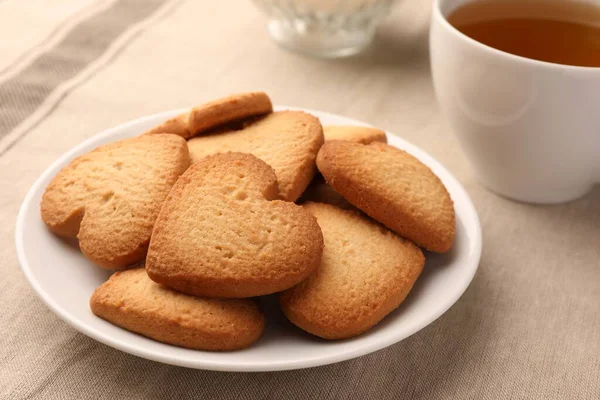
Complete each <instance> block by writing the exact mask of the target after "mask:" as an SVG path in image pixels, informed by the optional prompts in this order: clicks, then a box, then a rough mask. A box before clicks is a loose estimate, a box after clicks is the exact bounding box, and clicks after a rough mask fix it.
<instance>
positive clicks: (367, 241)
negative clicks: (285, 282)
mask: <svg viewBox="0 0 600 400" xmlns="http://www.w3.org/2000/svg"><path fill="white" fill-rule="evenodd" d="M304 207H305V208H306V209H307V210H309V211H310V212H311V213H312V214H313V215H314V216H315V217H316V218H317V222H318V223H319V226H320V227H321V230H322V232H323V237H324V239H325V250H324V252H323V258H322V260H321V265H320V266H319V267H318V268H317V270H316V271H315V272H314V273H313V274H311V276H309V277H308V279H306V280H304V281H303V282H301V283H300V284H299V285H297V286H294V287H293V288H291V289H289V290H286V291H285V292H283V293H282V294H281V296H280V304H281V307H282V309H283V311H284V313H285V315H286V316H287V317H288V319H289V320H290V321H291V322H293V323H294V324H295V325H297V326H298V327H300V328H302V329H304V330H305V331H307V332H310V333H312V334H314V335H317V336H320V337H323V338H326V339H344V338H349V337H352V336H356V335H358V334H360V333H362V332H364V331H366V330H367V329H369V328H371V327H372V326H374V325H375V324H377V323H378V322H379V321H381V320H382V319H383V318H384V317H385V316H386V315H388V314H389V313H390V312H392V311H393V310H395V309H396V308H397V307H398V306H399V305H400V303H402V301H403V300H404V299H405V298H406V296H407V295H408V293H409V292H410V290H411V289H412V287H413V285H414V283H415V281H416V280H417V278H418V277H419V275H420V274H421V271H422V270H423V264H424V263H425V257H424V256H423V253H422V252H421V250H420V249H419V248H418V247H417V246H415V245H414V244H412V243H411V242H409V241H407V240H404V239H402V238H401V237H399V236H398V235H396V234H394V233H392V232H390V231H388V230H387V229H385V228H384V227H382V226H381V225H379V224H377V223H376V222H374V221H373V220H371V219H370V218H368V217H367V216H365V215H364V214H359V213H357V212H353V211H347V210H341V209H339V208H337V207H335V206H332V205H329V204H322V203H307V204H306V205H304Z"/></svg>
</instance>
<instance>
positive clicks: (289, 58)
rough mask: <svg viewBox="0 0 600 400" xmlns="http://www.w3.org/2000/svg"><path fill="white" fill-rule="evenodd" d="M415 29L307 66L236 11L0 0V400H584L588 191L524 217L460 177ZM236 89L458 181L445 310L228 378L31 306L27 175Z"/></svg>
mask: <svg viewBox="0 0 600 400" xmlns="http://www.w3.org/2000/svg"><path fill="white" fill-rule="evenodd" d="M429 15H430V4H429V1H427V0H405V1H403V2H400V3H399V4H398V6H397V7H396V8H395V9H394V12H393V14H392V15H390V16H389V17H388V18H387V20H386V21H385V23H384V24H383V25H382V26H381V29H380V30H379V32H378V35H377V41H376V44H375V45H374V46H373V47H372V48H371V50H370V51H369V52H368V53H366V54H364V55H361V56H358V57H353V58H350V59H346V60H336V61H325V60H316V59H309V58H303V57H300V56H298V55H295V54H292V53H289V52H286V51H283V50H281V49H280V48H278V47H277V46H276V45H274V44H273V43H272V42H271V41H270V39H269V38H268V36H267V34H266V32H265V26H264V23H265V19H264V17H263V16H262V15H261V14H260V13H259V12H258V11H257V10H256V9H255V8H254V7H253V5H252V4H251V3H250V2H249V1H247V0H243V1H242V0H238V1H236V0H227V1H221V2H215V1H200V0H85V1H84V0H29V1H20V0H3V1H0V252H1V253H0V259H1V260H2V261H1V265H2V269H1V271H2V275H1V279H0V398H1V399H25V398H40V399H83V398H103V399H114V398H131V399H142V398H169V399H170V398H173V399H180V398H188V397H189V398H224V399H225V398H235V399H250V398H273V399H280V398H297V399H308V398H311V399H345V398H369V399H388V398H389V399H392V398H394V399H398V398H414V399H449V398H461V399H462V398H467V399H499V398H516V399H520V398H524V399H599V398H600V190H599V189H596V190H595V191H593V192H592V193H591V194H590V195H588V196H587V197H585V198H583V199H581V200H578V201H575V202H573V203H571V204H567V205H560V206H544V207H542V206H533V205H525V204H519V203H515V202H511V201H508V200H505V199H502V198H499V197H497V196H495V195H494V194H492V193H490V192H488V191H486V190H485V189H483V188H482V187H481V186H480V185H479V184H478V183H477V182H476V181H475V180H474V177H473V173H472V171H471V169H470V167H469V165H468V164H467V162H466V160H465V158H464V157H463V154H462V153H461V151H460V149H459V147H458V144H457V141H456V140H455V139H454V137H453V136H452V134H451V132H450V131H449V128H448V125H447V123H446V121H445V120H444V118H443V117H442V115H441V114H440V112H439V109H438V107H437V105H436V101H435V98H434V93H433V88H432V84H431V78H430V71H429V65H428V49H427V30H428V21H429ZM247 90H265V91H267V92H268V93H270V95H271V96H272V98H273V99H274V101H275V102H276V103H278V104H286V105H292V106H300V107H308V108H314V109H320V110H325V111H330V112H333V113H339V114H342V115H346V116H349V117H353V118H356V119H360V120H363V121H366V122H369V123H372V124H375V125H377V126H379V127H381V128H384V129H386V130H389V131H391V132H394V133H396V134H398V135H401V136H402V137H404V138H406V139H408V140H409V141H411V142H413V143H415V144H417V145H418V146H421V147H422V148H424V149H425V150H426V151H428V152H429V153H430V154H432V155H433V156H434V157H436V158H437V159H438V160H440V161H441V162H442V163H443V164H445V165H446V166H447V167H448V168H449V169H450V171H452V172H453V173H454V174H455V175H456V176H457V177H458V179H459V180H460V181H461V182H462V183H463V184H464V185H465V187H466V189H467V190H468V192H469V194H470V195H471V196H472V198H473V201H474V203H475V206H476V208H477V210H478V212H479V215H480V217H481V222H482V225H483V238H484V250H483V257H482V260H481V265H480V268H479V271H478V273H477V275H476V277H475V279H474V281H473V283H472V284H471V286H470V287H469V289H468V290H467V291H466V293H465V294H464V295H463V296H462V298H461V299H460V300H459V301H458V302H457V303H456V305H455V306H454V307H452V308H451V309H450V310H449V311H448V312H447V313H446V314H445V315H444V316H442V317H441V318H440V319H439V320H438V321H436V322H435V323H433V324H431V325H430V326H429V327H427V328H426V329H424V330H422V331H421V332H419V333H417V334H415V335H413V336H412V337H410V338H408V339H407V340H404V341H403V342H401V343H398V344H396V345H394V346H391V347H389V348H387V349H385V350H382V351H379V352H377V353H374V354H371V355H368V356H365V357H361V358H358V359H355V360H351V361H347V362H342V363H339V364H335V365H330V366H324V367H319V368H313V369H307V370H301V371H288V372H280V373H257V374H241V373H217V372H207V371H199V370H191V369H185V368H179V367H173V366H169V365H163V364H159V363H155V362H152V361H147V360H144V359H141V358H137V357H134V356H131V355H128V354H125V353H122V352H120V351H118V350H114V349H112V348H110V347H107V346H105V345H102V344H100V343H97V342H95V341H94V340H92V339H90V338H88V337H86V336H84V335H83V334H80V333H78V332H77V331H75V330H74V329H72V328H71V327H69V326H68V325H67V324H66V323H64V322H62V321H61V320H59V319H58V318H57V317H56V316H54V315H53V314H52V313H51V312H50V311H49V310H48V309H47V308H46V307H45V306H44V305H43V304H42V302H41V301H40V300H39V299H38V298H37V297H36V295H35V294H34V292H33V291H32V289H31V288H30V287H29V285H28V283H27V281H26V279H25V276H24V275H23V273H22V272H21V271H20V268H19V265H18V263H17V259H16V255H15V249H14V244H13V236H14V226H15V216H16V214H17V211H18V208H19V205H20V203H21V201H22V200H23V197H24V196H25V194H26V192H27V190H28V189H29V187H30V185H31V184H32V183H33V182H34V180H35V179H36V178H37V177H38V175H39V174H40V173H41V172H42V171H43V170H44V169H45V168H46V167H47V166H48V165H49V164H50V163H51V162H52V161H53V160H55V159H56V158H57V157H58V156H59V155H60V154H62V153H63V152H65V151H66V150H68V149H69V148H71V147H72V146H74V145H76V144H77V143H79V142H81V141H82V140H84V139H86V138H88V137H90V136H92V135H94V134H96V133H97V132H99V131H100V130H103V129H105V128H108V127H111V126H114V125H116V124H119V123H122V122H124V121H127V120H129V119H131V118H134V117H138V116H141V115H145V114H150V113H154V112H157V111H161V110H167V109H172V108H177V107H183V106H188V105H190V104H194V103H197V102H200V101H204V100H207V99H212V98H214V97H217V96H221V95H225V94H229V93H233V92H240V91H247ZM48 267H49V268H51V266H50V265H49V266H48ZM65 279H67V278H65Z"/></svg>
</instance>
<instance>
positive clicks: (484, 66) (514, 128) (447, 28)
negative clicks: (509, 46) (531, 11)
mask: <svg viewBox="0 0 600 400" xmlns="http://www.w3.org/2000/svg"><path fill="white" fill-rule="evenodd" d="M472 1H478V0H435V1H434V4H433V15H432V21H431V31H430V52H431V66H432V73H433V81H434V86H435V90H436V94H437V98H438V101H439V103H440V106H441V108H442V111H443V113H444V114H445V115H446V117H447V118H448V120H449V122H450V125H451V128H452V129H453V131H454V132H455V134H456V135H457V136H458V138H459V141H460V143H461V147H462V149H463V151H464V152H465V153H466V155H467V157H468V159H469V161H470V162H471V165H472V166H473V167H474V171H475V173H476V175H477V176H478V177H479V179H480V181H481V182H482V183H483V184H484V185H485V186H487V187H489V188H490V189H491V190H493V191H495V192H497V193H499V194H501V195H503V196H506V197H510V198H512V199H515V200H519V201H524V202H532V203H561V202H566V201H569V200H573V199H576V198H578V197H581V196H583V195H584V194H585V193H586V192H588V191H589V190H590V189H591V188H592V187H593V186H594V185H595V184H596V183H598V182H600V68H590V67H576V66H567V65H560V64H552V63H547V62H542V61H536V60H532V59H528V58H524V57H519V56H515V55H512V54H509V53H505V52H503V51H499V50H496V49H494V48H492V47H489V46H486V45H484V44H481V43H479V42H477V41H475V40H473V39H471V38H469V37H468V36H466V35H464V34H462V33H461V32H459V31H458V30H457V29H455V28H454V27H453V26H452V25H450V24H449V23H448V21H447V20H446V18H447V17H448V15H449V14H451V13H452V11H453V10H455V9H456V8H457V7H459V6H461V5H463V4H465V3H468V2H472ZM565 1H575V0H565ZM594 1H596V2H597V3H598V5H599V6H600V1H598V0H594Z"/></svg>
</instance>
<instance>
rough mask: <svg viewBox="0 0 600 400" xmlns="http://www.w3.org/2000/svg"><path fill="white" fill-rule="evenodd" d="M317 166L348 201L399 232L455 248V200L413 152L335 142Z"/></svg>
mask: <svg viewBox="0 0 600 400" xmlns="http://www.w3.org/2000/svg"><path fill="white" fill-rule="evenodd" d="M317 165H318V167H319V171H321V173H322V174H323V176H324V177H325V180H326V181H327V183H328V184H330V185H331V186H332V187H333V188H334V189H335V190H336V191H337V192H338V193H340V194H341V195H342V196H344V198H345V199H346V200H348V201H349V202H350V203H352V204H353V205H354V206H356V207H358V208H359V209H360V210H362V211H364V212H365V213H366V214H368V215H369V216H371V217H372V218H374V219H375V220H377V221H379V222H381V223H382V224H384V225H385V226H387V227H388V228H390V229H392V230H393V231H395V232H397V233H398V234H400V235H401V236H403V237H405V238H407V239H409V240H411V241H413V242H415V243H416V244H418V245H419V246H421V247H424V248H425V249H427V250H430V251H435V252H438V253H443V252H446V251H448V250H450V248H451V247H452V243H453V241H454V235H455V222H454V203H453V202H452V199H451V198H450V195H449V194H448V191H447V190H446V188H445V187H444V184H443V183H442V182H441V181H440V179H439V178H438V177H437V176H436V175H435V174H434V173H433V172H432V171H431V170H430V169H429V168H428V167H427V166H426V165H425V164H423V163H422V162H420V161H419V160H417V159H416V158H415V157H413V156H411V155H410V154H408V153H406V152H405V151H402V150H399V149H396V148H395V147H392V146H389V145H386V144H382V143H372V144H369V145H363V144H359V143H352V142H347V141H331V142H327V143H325V144H324V145H323V147H322V148H321V150H320V151H319V155H318V157H317Z"/></svg>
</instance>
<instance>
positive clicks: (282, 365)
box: [15, 106, 482, 372]
mask: <svg viewBox="0 0 600 400" xmlns="http://www.w3.org/2000/svg"><path fill="white" fill-rule="evenodd" d="M275 109H276V110H283V109H287V110H299V111H305V112H307V113H311V114H313V115H316V116H317V117H320V116H326V117H331V118H338V119H339V118H341V119H344V120H346V121H348V123H352V124H356V125H361V126H373V125H371V124H367V123H364V122H362V121H357V120H355V119H353V118H348V117H346V116H343V115H339V114H334V113H329V112H325V111H320V110H312V109H309V108H304V107H288V106H278V107H276V108H275ZM187 110H189V108H179V109H174V110H169V111H163V112H159V113H154V114H150V115H146V116H143V117H139V118H136V119H133V120H129V121H127V122H125V123H122V124H119V125H117V126H114V127H111V128H108V129H105V130H103V131H101V132H99V133H97V134H95V135H93V136H91V137H90V138H88V139H86V140H84V141H83V142H81V143H79V144H77V145H76V146H74V147H72V148H70V149H69V150H68V151H66V152H65V153H63V154H62V155H60V156H59V157H58V158H57V159H56V160H55V161H54V162H53V163H51V164H50V166H48V167H47V168H46V169H45V170H44V171H43V172H42V173H41V175H40V176H39V177H38V178H37V179H36V180H35V182H34V183H33V184H32V186H31V187H30V189H29V191H28V192H27V195H26V196H25V198H24V199H23V202H22V203H21V206H20V208H19V213H18V215H17V221H16V226H15V244H16V250H17V258H18V261H19V264H20V266H21V270H22V271H23V273H24V274H25V276H26V278H27V281H28V282H29V284H30V286H31V287H32V288H33V290H34V292H35V293H36V294H37V296H38V297H39V298H40V299H41V300H42V302H43V303H44V304H45V305H46V307H48V308H49V309H50V310H51V311H52V312H53V313H54V314H55V315H56V316H57V317H59V318H60V319H61V320H63V321H64V322H66V323H67V324H69V325H70V326H71V327H73V328H74V329H76V330H77V331H79V332H81V333H83V334H84V335H86V336H88V337H90V338H92V339H94V340H96V341H98V342H100V343H103V344H105V345H107V346H110V347H112V348H115V349H117V350H120V351H123V352H125V353H128V354H132V355H134V356H137V357H141V358H145V359H149V360H152V361H157V362H161V363H165V364H170V365H176V366H181V367H187V368H196V369H204V370H213V371H230V372H264V371H283V370H295V369H303V368H311V367H317V366H323V365H328V364H333V363H337V362H341V361H345V360H350V359H353V358H357V357H360V356H363V355H366V354H370V353H374V352H376V351H379V350H382V349H384V348H387V347H389V346H391V345H393V344H396V343H399V342H401V341H402V340H404V339H406V338H408V337H410V336H412V335H413V334H415V333H416V332H418V331H420V330H422V329H424V328H425V327H427V326H429V325H430V324H432V323H433V322H435V321H436V320H437V319H438V318H439V317H440V316H441V315H443V314H444V313H445V312H446V311H448V310H449V309H450V307H452V306H453V305H454V304H455V303H456V302H457V301H458V299H459V298H460V297H461V296H462V295H463V294H464V292H465V291H466V289H467V288H468V286H469V285H470V283H471V282H472V280H473V278H474V276H475V274H476V272H477V270H478V267H479V262H480V260H481V252H482V232H481V223H480V220H479V216H478V214H477V211H476V209H475V206H474V205H473V201H472V200H471V198H470V196H469V194H468V192H467V191H466V190H465V188H464V186H463V185H462V184H461V183H460V182H459V181H458V179H456V178H455V177H454V175H453V174H452V173H451V172H450V171H449V170H447V169H446V168H445V167H444V166H443V164H442V163H440V162H439V161H437V160H436V159H435V158H434V157H433V156H431V155H429V154H428V153H427V152H426V151H425V150H423V149H421V148H420V147H418V146H416V145H414V144H412V143H410V142H409V141H407V140H405V139H403V138H401V137H400V136H397V135H394V134H391V133H390V132H387V131H386V135H387V137H388V139H389V141H390V144H391V145H393V146H394V147H398V144H401V146H400V147H401V148H402V149H404V150H406V151H407V152H408V153H410V154H412V155H415V156H417V158H419V159H420V160H425V161H426V162H425V164H427V166H428V167H430V168H432V169H435V173H436V174H439V173H440V172H441V173H442V174H443V175H444V177H443V178H444V180H445V181H450V182H452V185H453V186H455V187H456V188H457V190H458V192H459V193H460V194H461V197H462V199H461V207H463V208H464V209H465V212H466V213H467V214H468V217H469V222H470V223H471V224H474V229H473V231H474V232H473V233H474V237H472V238H470V241H472V242H473V243H470V245H471V246H472V247H473V249H472V251H471V253H470V254H469V258H468V260H467V261H468V262H467V263H465V264H466V265H465V266H464V268H465V270H466V271H465V275H464V276H463V278H462V279H461V281H460V282H458V283H457V285H456V290H455V292H454V293H453V294H454V295H453V296H449V297H446V298H445V301H443V302H441V304H439V305H437V307H436V308H435V310H434V312H431V313H430V315H431V317H430V318H428V322H426V323H425V324H424V325H422V326H421V325H420V324H415V326H412V327H411V328H410V329H408V333H407V334H405V335H396V336H394V335H391V336H388V337H386V338H384V339H382V340H379V341H374V342H367V343H366V344H364V345H362V346H360V347H357V348H354V349H350V350H348V351H345V352H339V353H337V354H333V355H326V356H319V357H315V358H309V359H303V360H297V361H294V360H290V361H286V362H276V363H273V362H271V363H244V362H236V363H235V364H232V363H231V362H219V361H213V360H210V361H206V360H202V358H199V359H194V360H192V361H190V360H182V359H179V358H177V357H174V356H169V355H165V354H161V353H156V352H153V351H152V350H147V351H146V350H144V349H142V348H139V347H135V346H132V345H130V344H129V343H128V342H123V341H122V340H119V339H115V338H112V337H109V336H106V334H103V333H102V332H101V331H99V330H97V329H96V328H90V327H89V326H88V325H87V324H86V323H85V322H83V321H80V320H79V319H78V318H76V317H74V316H73V315H71V313H70V312H69V311H68V310H65V309H64V308H63V307H61V306H60V305H59V304H57V303H56V302H55V301H54V300H53V298H52V297H51V296H50V295H49V294H48V293H47V292H46V291H45V290H44V289H43V288H42V286H41V284H40V282H39V281H38V280H37V279H36V277H35V275H34V273H33V271H32V269H31V266H30V265H29V261H28V259H27V257H26V255H25V249H24V236H23V234H24V221H25V216H26V215H27V212H28V210H29V208H30V207H31V206H32V200H33V197H34V196H35V194H36V193H37V192H38V191H39V190H40V186H41V185H42V183H43V182H44V181H46V180H47V179H48V177H49V175H51V174H55V170H56V169H57V168H59V167H60V165H61V164H64V163H66V162H68V161H69V160H71V159H73V158H74V157H76V156H77V154H78V153H79V152H81V151H82V150H83V149H84V148H86V147H88V146H90V145H92V144H93V143H94V142H97V141H101V140H103V139H105V138H106V137H108V136H111V135H113V134H117V133H118V132H119V131H123V130H128V129H131V128H132V127H134V126H137V125H140V124H143V123H144V122H148V121H149V120H154V119H161V118H162V119H167V118H170V117H172V116H174V115H177V114H179V113H182V112H185V111H187ZM393 142H396V143H393ZM433 167H434V168H433Z"/></svg>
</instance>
